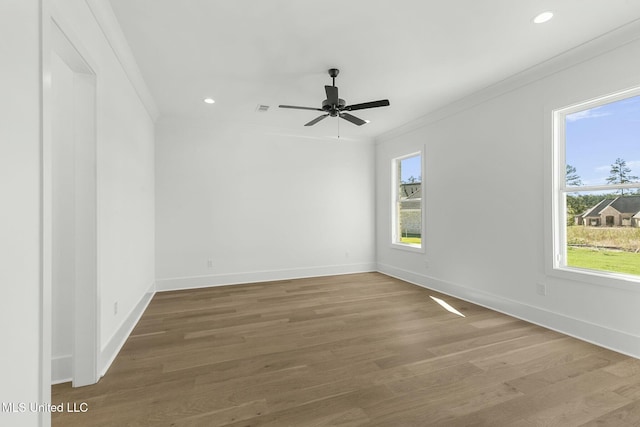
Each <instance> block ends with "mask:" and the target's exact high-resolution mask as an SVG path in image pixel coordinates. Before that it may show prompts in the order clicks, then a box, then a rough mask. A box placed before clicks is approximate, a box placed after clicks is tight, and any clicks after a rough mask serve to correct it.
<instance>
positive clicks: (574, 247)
mask: <svg viewBox="0 0 640 427" xmlns="http://www.w3.org/2000/svg"><path fill="white" fill-rule="evenodd" d="M634 191H635V189H634ZM565 197H566V199H565V200H566V209H567V213H566V214H567V215H566V219H567V225H566V243H567V253H566V255H567V256H566V265H567V266H568V267H578V268H586V269H590V270H600V271H611V272H617V273H625V274H632V275H639V276H640V194H634V195H627V194H625V195H624V196H622V195H620V194H615V193H613V192H608V193H605V192H593V191H592V192H588V191H581V192H575V193H567V194H566V196H565Z"/></svg>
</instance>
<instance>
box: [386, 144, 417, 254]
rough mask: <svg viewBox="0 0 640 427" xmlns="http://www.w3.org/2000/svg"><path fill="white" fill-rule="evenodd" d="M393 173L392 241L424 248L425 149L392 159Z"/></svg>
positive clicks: (410, 247) (399, 244)
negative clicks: (423, 153) (423, 158)
mask: <svg viewBox="0 0 640 427" xmlns="http://www.w3.org/2000/svg"><path fill="white" fill-rule="evenodd" d="M392 177H393V198H392V199H393V208H392V209H393V215H392V218H393V219H392V222H393V224H392V227H393V232H392V243H393V244H394V245H398V246H399V247H403V248H408V249H412V248H413V249H422V247H423V217H422V214H423V209H422V193H423V188H422V153H420V152H418V153H411V154H408V155H406V156H402V157H398V158H395V159H393V162H392Z"/></svg>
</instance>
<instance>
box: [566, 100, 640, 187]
mask: <svg viewBox="0 0 640 427" xmlns="http://www.w3.org/2000/svg"><path fill="white" fill-rule="evenodd" d="M565 135H566V161H567V164H568V165H571V166H573V167H575V168H576V173H577V174H578V175H579V176H580V179H581V180H582V185H603V184H607V181H606V180H607V178H608V177H609V173H610V171H611V165H612V164H613V163H614V162H615V161H616V159H617V158H618V157H619V158H621V159H624V160H625V161H626V163H627V167H629V168H631V175H635V176H639V177H640V96H635V97H631V98H626V99H623V100H620V101H616V102H613V103H610V104H606V105H603V106H600V107H596V108H591V109H588V110H583V111H578V112H576V113H573V114H570V115H567V116H566V126H565Z"/></svg>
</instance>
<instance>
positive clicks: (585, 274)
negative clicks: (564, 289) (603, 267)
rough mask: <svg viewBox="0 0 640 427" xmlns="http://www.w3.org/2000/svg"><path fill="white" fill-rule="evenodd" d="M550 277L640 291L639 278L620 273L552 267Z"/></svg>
mask: <svg viewBox="0 0 640 427" xmlns="http://www.w3.org/2000/svg"><path fill="white" fill-rule="evenodd" d="M549 275H550V276H553V277H557V278H559V279H565V280H571V281H573V282H583V283H588V284H591V285H596V286H602V287H606V288H616V289H622V290H625V291H635V292H638V291H640V277H638V276H631V275H627V274H622V273H614V272H607V271H596V270H588V269H583V268H578V267H554V268H552V269H551V271H550V272H549Z"/></svg>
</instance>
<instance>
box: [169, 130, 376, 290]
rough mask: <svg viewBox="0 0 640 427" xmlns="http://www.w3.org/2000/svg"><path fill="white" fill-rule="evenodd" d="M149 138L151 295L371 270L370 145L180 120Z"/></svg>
mask: <svg viewBox="0 0 640 427" xmlns="http://www.w3.org/2000/svg"><path fill="white" fill-rule="evenodd" d="M156 138H157V141H156V143H157V146H156V242H157V245H156V251H157V252H156V266H157V268H156V277H157V286H158V290H161V289H176V288H187V287H198V286H208V285H217V284H228V283H242V282H252V281H263V280H275V279H283V278H291V277H301V276H315V275H323V274H339V273H349V272H355V271H370V270H372V269H374V268H375V264H374V241H375V239H374V213H373V211H374V174H373V169H374V147H373V144H372V143H371V142H370V141H363V142H356V141H352V140H342V141H336V140H330V139H311V138H296V137H291V136H284V135H277V134H275V133H269V132H263V131H257V130H256V131H254V130H251V129H247V128H245V127H243V126H233V125H232V124H225V123H214V122H213V121H211V122H205V121H187V120H181V119H161V120H160V121H159V122H158V125H157V127H156ZM209 260H211V263H212V264H211V267H209V266H208V261H209Z"/></svg>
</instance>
